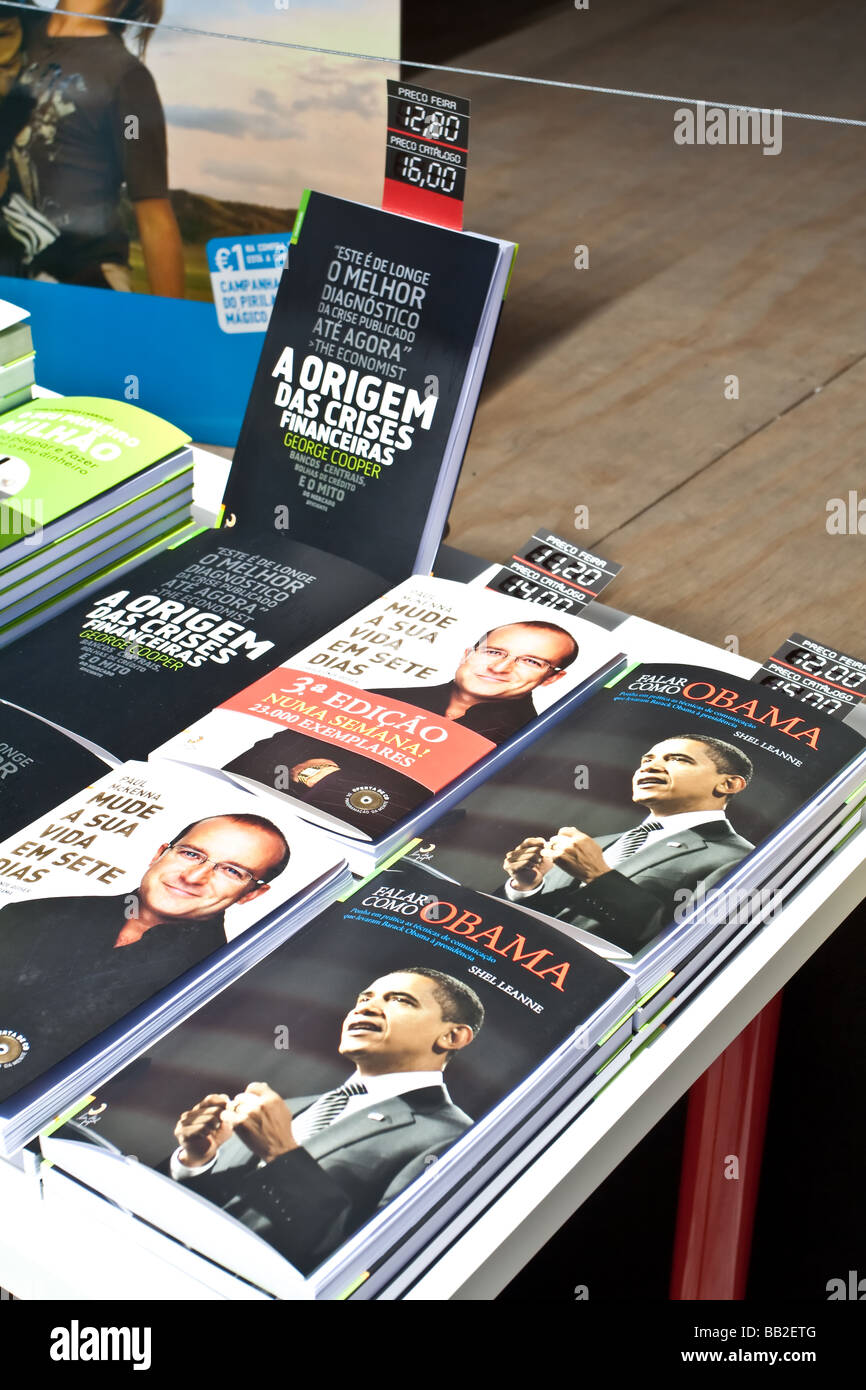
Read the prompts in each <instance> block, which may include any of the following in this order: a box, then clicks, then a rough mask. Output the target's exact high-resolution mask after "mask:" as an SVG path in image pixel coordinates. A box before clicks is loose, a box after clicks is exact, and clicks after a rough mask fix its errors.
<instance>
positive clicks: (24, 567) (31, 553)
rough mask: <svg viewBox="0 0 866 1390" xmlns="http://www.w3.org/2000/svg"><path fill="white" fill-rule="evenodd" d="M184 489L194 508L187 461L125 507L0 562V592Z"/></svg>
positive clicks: (125, 524) (30, 580) (39, 571)
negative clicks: (12, 561) (9, 559)
mask: <svg viewBox="0 0 866 1390" xmlns="http://www.w3.org/2000/svg"><path fill="white" fill-rule="evenodd" d="M181 490H183V491H184V492H186V493H188V494H189V498H190V509H191V508H192V490H193V468H192V464H186V465H184V466H183V467H181V468H179V469H177V470H176V471H175V472H173V473H171V474H169V475H168V477H166V478H163V479H161V480H160V482H158V483H157V484H156V485H155V486H154V487H150V488H148V489H147V490H146V491H145V492H142V493H140V494H139V495H138V496H137V497H135V498H132V499H130V500H128V501H126V502H124V503H123V505H122V506H119V507H111V508H110V509H109V510H108V511H106V512H100V514H99V516H97V517H95V518H94V519H93V520H92V521H88V522H86V523H85V524H84V525H83V526H76V527H74V528H73V529H72V530H67V531H66V532H65V534H63V535H61V536H58V537H57V539H56V540H54V541H51V542H50V543H49V544H47V545H41V546H39V547H38V548H37V549H35V550H32V549H31V550H28V551H27V552H25V553H24V554H23V555H21V557H20V558H16V559H15V560H14V563H12V564H8V565H0V593H2V592H4V591H5V590H6V589H11V588H12V587H13V586H15V585H17V584H21V583H23V582H24V581H25V580H27V581H28V582H33V581H32V578H31V577H32V576H34V575H36V576H38V575H39V574H41V573H42V571H43V570H44V569H45V568H46V567H47V566H48V565H53V564H55V563H56V562H57V560H58V559H59V558H60V557H62V556H64V555H70V554H71V553H72V552H73V551H75V550H78V549H80V548H82V547H84V546H87V545H92V544H93V543H94V541H96V540H98V539H99V537H100V536H102V535H104V534H105V533H106V532H108V531H112V530H116V529H117V528H118V527H120V526H130V525H131V518H133V517H135V516H137V514H138V513H139V512H142V511H146V510H147V509H148V508H151V507H157V506H158V505H159V504H160V503H161V501H162V499H163V498H165V497H168V496H174V494H175V493H177V492H179V491H181Z"/></svg>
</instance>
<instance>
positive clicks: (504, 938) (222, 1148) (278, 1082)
mask: <svg viewBox="0 0 866 1390" xmlns="http://www.w3.org/2000/svg"><path fill="white" fill-rule="evenodd" d="M625 983H626V980H625V976H624V974H623V973H622V972H621V971H620V970H619V969H618V968H617V967H615V966H613V965H612V964H611V963H610V962H608V961H603V960H600V959H599V958H598V957H597V956H596V955H594V954H593V953H592V952H590V951H587V950H586V949H585V948H584V947H582V946H580V945H579V944H578V943H577V942H575V941H572V940H570V939H569V938H568V937H567V936H565V935H564V934H563V933H562V932H561V931H560V930H559V929H558V928H557V927H556V926H554V925H553V924H545V923H542V922H539V921H537V920H535V919H533V918H530V917H526V916H525V915H524V914H522V913H521V912H519V911H517V910H516V909H514V908H513V907H511V906H510V905H509V904H508V903H496V902H494V901H492V900H490V899H486V898H482V897H479V896H478V895H477V894H474V893H471V892H469V891H468V890H466V889H462V888H459V887H458V886H457V885H454V884H450V883H444V882H442V881H441V880H439V879H437V878H436V877H435V876H434V875H431V874H429V873H427V872H425V871H423V870H421V869H419V868H417V867H414V866H411V865H409V866H405V867H404V866H398V867H397V868H396V869H392V870H389V871H386V872H384V873H382V874H380V875H379V876H378V877H377V878H376V879H375V880H373V881H372V882H370V883H368V884H367V885H365V886H364V887H363V888H361V889H360V890H359V891H358V892H357V893H355V894H354V895H353V896H352V897H351V898H349V900H348V901H347V902H345V903H335V904H334V905H333V906H332V907H330V908H328V909H327V910H326V911H325V912H324V913H322V914H321V915H320V916H319V917H318V918H316V919H315V921H314V922H312V923H310V924H309V925H308V926H307V927H306V928H304V929H302V930H301V931H300V932H299V933H297V934H296V935H295V936H294V937H293V938H292V939H291V940H290V941H288V942H286V943H285V944H283V945H282V946H280V947H278V948H277V950H275V951H274V952H272V953H271V955H270V956H269V957H268V958H267V960H265V961H264V962H262V964H261V965H258V966H256V967H255V968H254V969H252V970H251V971H249V972H248V973H247V974H246V975H245V976H243V977H242V978H241V979H240V980H238V981H236V982H235V983H234V984H233V985H231V986H230V987H229V988H228V989H227V990H225V991H224V992H223V993H222V994H221V995H220V996H219V998H218V999H215V1000H214V1001H213V1002H212V1003H210V1004H208V1005H206V1006H205V1007H204V1008H202V1009H200V1010H199V1011H198V1013H196V1014H195V1015H194V1016H193V1017H192V1018H190V1019H189V1020H188V1021H187V1022H186V1023H184V1024H182V1025H181V1026H180V1027H179V1028H177V1029H175V1031H174V1032H173V1033H171V1034H170V1035H169V1036H168V1037H167V1038H165V1039H164V1040H163V1041H162V1042H161V1043H159V1044H158V1045H157V1046H156V1047H155V1048H153V1049H152V1050H151V1052H150V1053H149V1054H148V1055H147V1056H146V1057H142V1058H140V1059H139V1060H138V1061H136V1062H135V1063H133V1064H132V1066H131V1067H129V1068H128V1069H127V1070H126V1071H125V1072H123V1073H122V1074H121V1075H119V1076H118V1077H117V1078H116V1079H115V1080H114V1081H111V1082H109V1083H108V1084H107V1085H106V1086H104V1087H103V1088H102V1089H101V1090H100V1091H99V1092H98V1094H97V1096H96V1099H95V1100H91V1101H90V1102H88V1103H87V1104H86V1105H85V1106H84V1107H83V1109H82V1112H81V1113H80V1114H79V1117H78V1119H77V1121H76V1123H75V1124H73V1125H68V1126H67V1127H66V1128H65V1129H64V1130H63V1131H61V1133H60V1136H59V1137H63V1138H72V1139H81V1138H83V1139H85V1140H86V1139H87V1138H88V1137H91V1138H92V1139H93V1140H94V1142H96V1143H98V1144H101V1145H104V1146H111V1147H113V1148H115V1149H116V1150H120V1151H121V1152H123V1153H126V1154H134V1155H135V1157H136V1158H137V1159H138V1161H139V1162H138V1163H137V1164H136V1165H135V1168H134V1169H132V1170H130V1171H129V1173H128V1179H129V1182H130V1184H131V1185H130V1187H129V1189H128V1192H127V1194H126V1197H125V1198H124V1201H123V1203H122V1204H123V1205H127V1204H129V1205H130V1206H131V1208H132V1209H133V1210H135V1209H136V1205H137V1203H136V1188H135V1184H136V1179H137V1177H138V1175H139V1170H140V1168H143V1167H144V1165H150V1166H151V1167H154V1168H156V1169H157V1170H158V1171H159V1172H160V1173H162V1174H165V1175H166V1176H168V1175H169V1174H170V1175H171V1176H172V1178H173V1181H174V1183H175V1184H177V1183H181V1184H183V1186H184V1187H185V1188H187V1190H188V1191H189V1192H190V1193H192V1194H195V1195H196V1196H199V1197H204V1198H206V1199H207V1200H208V1202H211V1203H214V1204H215V1205H216V1206H217V1207H220V1208H222V1209H223V1210H224V1211H225V1212H226V1213H227V1214H228V1215H231V1216H233V1217H235V1218H236V1219H237V1220H238V1221H240V1222H241V1223H242V1224H243V1225H245V1226H247V1228H248V1229H250V1230H252V1231H254V1232H256V1233H257V1234H258V1235H259V1236H260V1237H262V1238H263V1239H264V1240H265V1241H267V1242H268V1243H269V1244H270V1245H272V1246H273V1247H275V1248H276V1250H277V1251H278V1252H279V1253H280V1254H282V1255H283V1256H284V1257H286V1258H287V1259H289V1260H290V1261H291V1262H292V1263H293V1264H294V1265H295V1267H296V1268H298V1269H300V1270H301V1271H302V1272H303V1273H305V1274H307V1273H309V1272H311V1271H312V1270H313V1269H314V1268H315V1267H316V1266H317V1265H318V1264H319V1263H320V1262H321V1261H322V1260H324V1259H327V1258H328V1256H330V1255H332V1254H333V1253H334V1252H335V1251H336V1250H337V1249H338V1248H339V1246H340V1245H341V1244H342V1242H343V1241H345V1240H346V1239H347V1238H349V1237H350V1236H352V1235H353V1234H354V1232H355V1231H356V1230H358V1229H359V1228H360V1227H361V1226H363V1225H364V1224H365V1223H366V1222H367V1221H369V1220H370V1219H371V1218H374V1217H375V1216H376V1215H377V1213H380V1212H382V1211H383V1210H384V1209H385V1208H386V1207H387V1205H388V1204H389V1203H390V1202H391V1201H392V1200H393V1199H395V1198H397V1197H399V1196H401V1195H402V1194H403V1193H404V1192H406V1190H407V1189H408V1188H409V1187H410V1186H411V1185H412V1184H413V1183H415V1181H416V1179H421V1180H422V1182H423V1180H424V1179H425V1175H427V1177H430V1176H434V1177H435V1174H436V1173H437V1171H438V1164H439V1163H440V1162H441V1160H442V1158H443V1157H444V1155H445V1154H446V1153H448V1151H449V1150H450V1149H451V1148H452V1146H453V1145H455V1144H457V1143H458V1142H459V1141H460V1140H461V1139H462V1138H463V1137H464V1136H467V1135H469V1134H470V1132H471V1131H472V1130H473V1129H474V1127H475V1126H476V1125H477V1124H478V1123H479V1121H482V1120H483V1119H484V1118H485V1117H486V1116H488V1115H489V1114H490V1112H491V1111H492V1110H493V1109H494V1108H495V1107H496V1106H498V1105H499V1104H500V1102H502V1101H503V1100H505V1098H506V1097H508V1095H509V1094H510V1093H511V1092H512V1091H513V1090H514V1089H515V1088H516V1087H518V1086H520V1085H521V1084H522V1083H523V1082H524V1081H525V1080H526V1079H527V1078H528V1077H529V1076H530V1075H531V1074H532V1073H533V1072H534V1071H535V1070H536V1068H538V1067H539V1066H540V1065H541V1064H542V1063H543V1062H545V1060H546V1059H548V1058H549V1057H550V1056H551V1054H552V1053H554V1052H555V1051H556V1049H557V1048H559V1047H561V1046H562V1045H563V1044H565V1043H566V1042H569V1041H570V1043H571V1046H572V1047H573V1048H574V1060H577V1059H578V1058H579V1057H580V1055H581V1052H582V1051H584V1052H587V1051H591V1050H592V1049H593V1047H594V1045H595V1043H596V1042H597V1041H598V1039H597V1038H596V1037H595V1036H594V1033H595V1032H597V1031H598V1029H599V1022H598V1019H597V1015H599V1011H600V1010H602V1009H603V1008H604V1006H606V1005H607V1004H608V1001H611V1000H612V998H613V996H615V995H617V994H618V993H619V991H620V990H621V989H622V987H623V986H624V984H625ZM594 1020H595V1021H594ZM604 1026H607V1023H605V1025H604ZM584 1032H585V1034H586V1036H584ZM353 1073H354V1075H355V1077H356V1079H357V1080H358V1081H360V1082H361V1084H362V1085H364V1086H366V1094H363V1093H362V1094H361V1095H359V1097H358V1098H357V1100H356V1102H355V1103H354V1104H353V1105H352V1106H351V1107H349V1109H348V1110H347V1112H346V1114H339V1113H338V1114H337V1115H336V1117H334V1116H332V1118H331V1119H330V1122H329V1123H325V1121H326V1119H327V1116H326V1115H322V1116H321V1118H320V1119H319V1120H318V1122H317V1123H313V1121H312V1119H311V1117H310V1116H309V1115H308V1116H307V1119H303V1118H301V1119H300V1120H299V1118H298V1117H299V1116H300V1117H303V1115H304V1113H305V1112H309V1111H310V1109H311V1105H313V1104H314V1103H315V1101H316V1098H317V1097H320V1096H323V1095H325V1094H327V1093H329V1092H330V1091H331V1089H332V1088H334V1087H339V1086H341V1085H343V1084H344V1083H345V1082H346V1081H347V1078H349V1077H351V1076H352V1075H353ZM257 1093H258V1094H259V1095H260V1096H262V1097H264V1098H266V1099H267V1100H268V1102H269V1112H270V1114H271V1116H272V1121H273V1124H274V1126H275V1129H274V1133H275V1136H276V1138H275V1143H274V1145H273V1148H272V1151H269V1157H268V1160H267V1161H266V1162H265V1163H264V1164H260V1163H258V1162H257V1158H258V1157H261V1156H262V1153H263V1151H262V1150H261V1148H260V1147H257V1145H258V1144H259V1139H260V1137H261V1136H260V1135H258V1132H257V1128H256V1125H255V1124H253V1125H251V1126H244V1125H243V1124H242V1123H240V1119H241V1111H242V1110H244V1109H246V1108H247V1106H248V1104H249V1102H251V1101H252V1098H253V1096H254V1095H255V1094H257ZM281 1097H282V1098H283V1100H281V1099H280V1098H281ZM205 1098H206V1099H205ZM202 1102H203V1103H202ZM524 1103H528V1102H524ZM223 1110H225V1112H226V1116H225V1119H224V1120H223V1122H221V1121H220V1112H221V1111H223ZM190 1112H195V1113H193V1114H190ZM519 1113H520V1112H519V1111H518V1112H517V1114H518V1116H519ZM181 1116H183V1117H184V1122H185V1123H187V1130H188V1132H190V1133H192V1132H193V1131H196V1132H197V1134H198V1140H197V1141H196V1142H195V1143H192V1142H191V1144H190V1152H189V1157H190V1158H193V1159H195V1161H196V1162H199V1161H201V1162H204V1163H205V1164H206V1165H207V1163H208V1162H209V1161H210V1159H212V1158H216V1160H217V1161H216V1162H215V1164H214V1166H213V1168H212V1169H211V1168H209V1167H207V1166H205V1167H204V1168H202V1169H201V1170H200V1171H199V1170H198V1169H196V1168H194V1167H193V1168H190V1167H185V1166H184V1164H183V1162H182V1161H180V1160H179V1154H178V1140H179V1138H181V1136H180V1135H178V1134H177V1133H176V1126H178V1124H179V1121H180V1117H181ZM199 1141H200V1142H199ZM193 1150H194V1152H193ZM173 1156H174V1162H173V1161H172V1158H173ZM145 1176H146V1175H144V1174H142V1178H144V1177H145ZM452 1181H457V1179H456V1178H455V1179H453V1180H452ZM418 1190H419V1191H420V1190H421V1189H420V1188H419V1189H418ZM171 1195H173V1194H169V1196H171ZM127 1199H128V1202H127ZM150 1210H151V1218H150V1219H157V1218H156V1216H155V1208H154V1207H153V1206H151V1208H150ZM171 1211H172V1207H170V1206H168V1205H166V1216H165V1220H166V1223H167V1226H166V1229H169V1230H170V1229H171V1225H170V1223H171V1216H170V1214H169V1213H170V1212H171ZM198 1215H199V1217H200V1221H201V1222H202V1223H203V1222H204V1221H205V1212H199V1213H198ZM200 1230H202V1231H204V1226H202V1225H200ZM357 1258H358V1260H359V1261H363V1258H364V1257H363V1254H360V1255H359V1256H358V1257H357ZM361 1268H364V1265H363V1263H362V1264H361ZM249 1273H250V1276H251V1277H254V1275H255V1271H249ZM263 1275H264V1271H263V1274H262V1276H260V1277H263Z"/></svg>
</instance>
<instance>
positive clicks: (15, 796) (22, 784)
mask: <svg viewBox="0 0 866 1390" xmlns="http://www.w3.org/2000/svg"><path fill="white" fill-rule="evenodd" d="M105 771H106V765H105V763H104V762H103V761H102V759H101V758H95V757H94V756H93V754H92V753H90V752H88V750H87V749H86V748H83V747H82V746H81V744H80V743H76V742H75V741H74V740H73V739H70V738H67V737H66V735H65V734H62V733H60V732H59V731H58V730H57V729H52V727H51V725H50V724H45V723H44V722H43V721H42V720H41V719H36V718H34V716H33V715H32V714H27V713H26V712H25V711H24V710H19V709H15V708H14V706H12V705H6V704H2V703H0V840H5V839H6V837H7V836H8V835H14V834H15V833H16V831H18V830H20V829H21V828H22V826H25V825H28V824H29V822H30V821H32V820H33V818H34V816H40V815H42V814H43V812H45V811H48V810H49V809H50V808H51V807H52V806H56V805H57V803H58V801H62V800H63V799H64V798H65V797H67V796H70V795H71V794H72V792H74V791H76V790H77V789H78V788H79V787H84V786H86V785H87V784H88V783H89V782H94V781H95V780H96V779H97V778H98V777H103V776H104V775H105Z"/></svg>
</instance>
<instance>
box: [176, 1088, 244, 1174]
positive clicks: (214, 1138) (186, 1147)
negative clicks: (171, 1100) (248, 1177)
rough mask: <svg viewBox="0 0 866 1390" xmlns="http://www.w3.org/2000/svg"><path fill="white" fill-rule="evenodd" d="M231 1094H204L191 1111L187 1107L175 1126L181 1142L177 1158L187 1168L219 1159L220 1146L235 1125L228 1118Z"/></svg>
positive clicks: (177, 1136) (198, 1166) (177, 1138)
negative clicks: (226, 1117)
mask: <svg viewBox="0 0 866 1390" xmlns="http://www.w3.org/2000/svg"><path fill="white" fill-rule="evenodd" d="M228 1103H229V1098H228V1096H224V1095H211V1096H205V1098H204V1100H200V1101H199V1103H198V1105H194V1106H193V1108H192V1110H184V1112H183V1114H182V1115H181V1117H180V1119H179V1120H178V1122H177V1124H176V1125H175V1127H174V1137H175V1139H176V1140H177V1142H178V1144H179V1145H180V1153H179V1154H178V1158H179V1159H180V1161H181V1163H183V1164H184V1165H185V1167H187V1168H200V1167H201V1165H202V1164H203V1163H210V1161H211V1159H212V1158H216V1153H217V1149H218V1148H219V1147H220V1145H221V1144H224V1143H225V1141H226V1140H227V1139H228V1138H229V1136H230V1134H231V1132H232V1130H233V1128H234V1126H233V1125H232V1124H231V1123H227V1121H226V1120H225V1118H224V1117H225V1112H226V1106H227V1105H228Z"/></svg>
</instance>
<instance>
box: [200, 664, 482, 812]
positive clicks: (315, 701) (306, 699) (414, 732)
mask: <svg viewBox="0 0 866 1390" xmlns="http://www.w3.org/2000/svg"><path fill="white" fill-rule="evenodd" d="M423 696H424V690H423V687H420V688H419V690H418V697H419V700H420V699H423ZM220 708H221V709H228V710H234V711H235V712H236V713H238V714H252V715H255V716H256V717H257V718H259V719H262V720H265V721H266V722H267V723H270V724H281V725H283V726H284V727H285V728H288V729H295V730H297V732H298V733H303V734H306V735H307V736H308V737H309V738H313V739H317V740H318V741H319V742H321V743H322V744H323V745H327V746H328V747H330V748H332V749H335V750H336V749H338V748H345V749H350V750H351V751H352V752H353V753H360V754H361V755H362V756H363V757H365V758H369V759H370V761H371V763H379V764H385V765H386V766H387V767H390V768H393V769H394V770H395V771H397V772H403V773H405V774H406V776H407V777H411V778H412V780H413V781H415V782H420V783H421V785H422V786H423V787H426V788H427V789H428V791H431V792H438V791H440V790H441V789H442V787H445V786H447V785H448V783H449V782H452V781H453V780H454V779H455V777H459V776H460V774H461V773H463V772H465V770H466V769H467V768H468V767H471V766H472V764H473V763H476V762H478V761H479V759H480V758H483V757H484V756H485V754H487V753H489V752H490V750H491V749H492V748H495V747H496V745H495V744H494V743H492V742H491V740H490V739H488V738H484V737H483V736H482V735H481V734H476V733H474V732H473V730H472V729H464V728H462V727H461V725H460V724H459V723H455V722H454V720H452V719H448V718H446V716H445V715H443V714H432V713H431V712H430V710H425V709H424V708H423V707H422V706H421V705H420V704H419V705H411V704H408V703H407V702H406V701H405V700H399V699H390V698H389V696H388V692H387V690H385V691H380V692H379V693H378V694H374V693H372V692H370V691H367V690H362V689H360V687H359V686H356V685H343V684H342V682H340V681H335V680H331V679H330V678H329V677H327V676H319V675H316V676H310V675H308V674H307V673H306V672H304V671H296V670H294V669H293V668H291V667H287V666H281V667H279V668H278V669H277V670H276V671H271V673H270V675H267V676H262V678H261V679H260V680H258V681H256V682H255V684H254V685H249V686H247V687H246V689H245V690H243V691H242V692H241V693H240V694H239V695H234V696H233V697H232V698H231V699H230V700H227V701H226V702H225V704H224V705H222V706H220Z"/></svg>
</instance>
